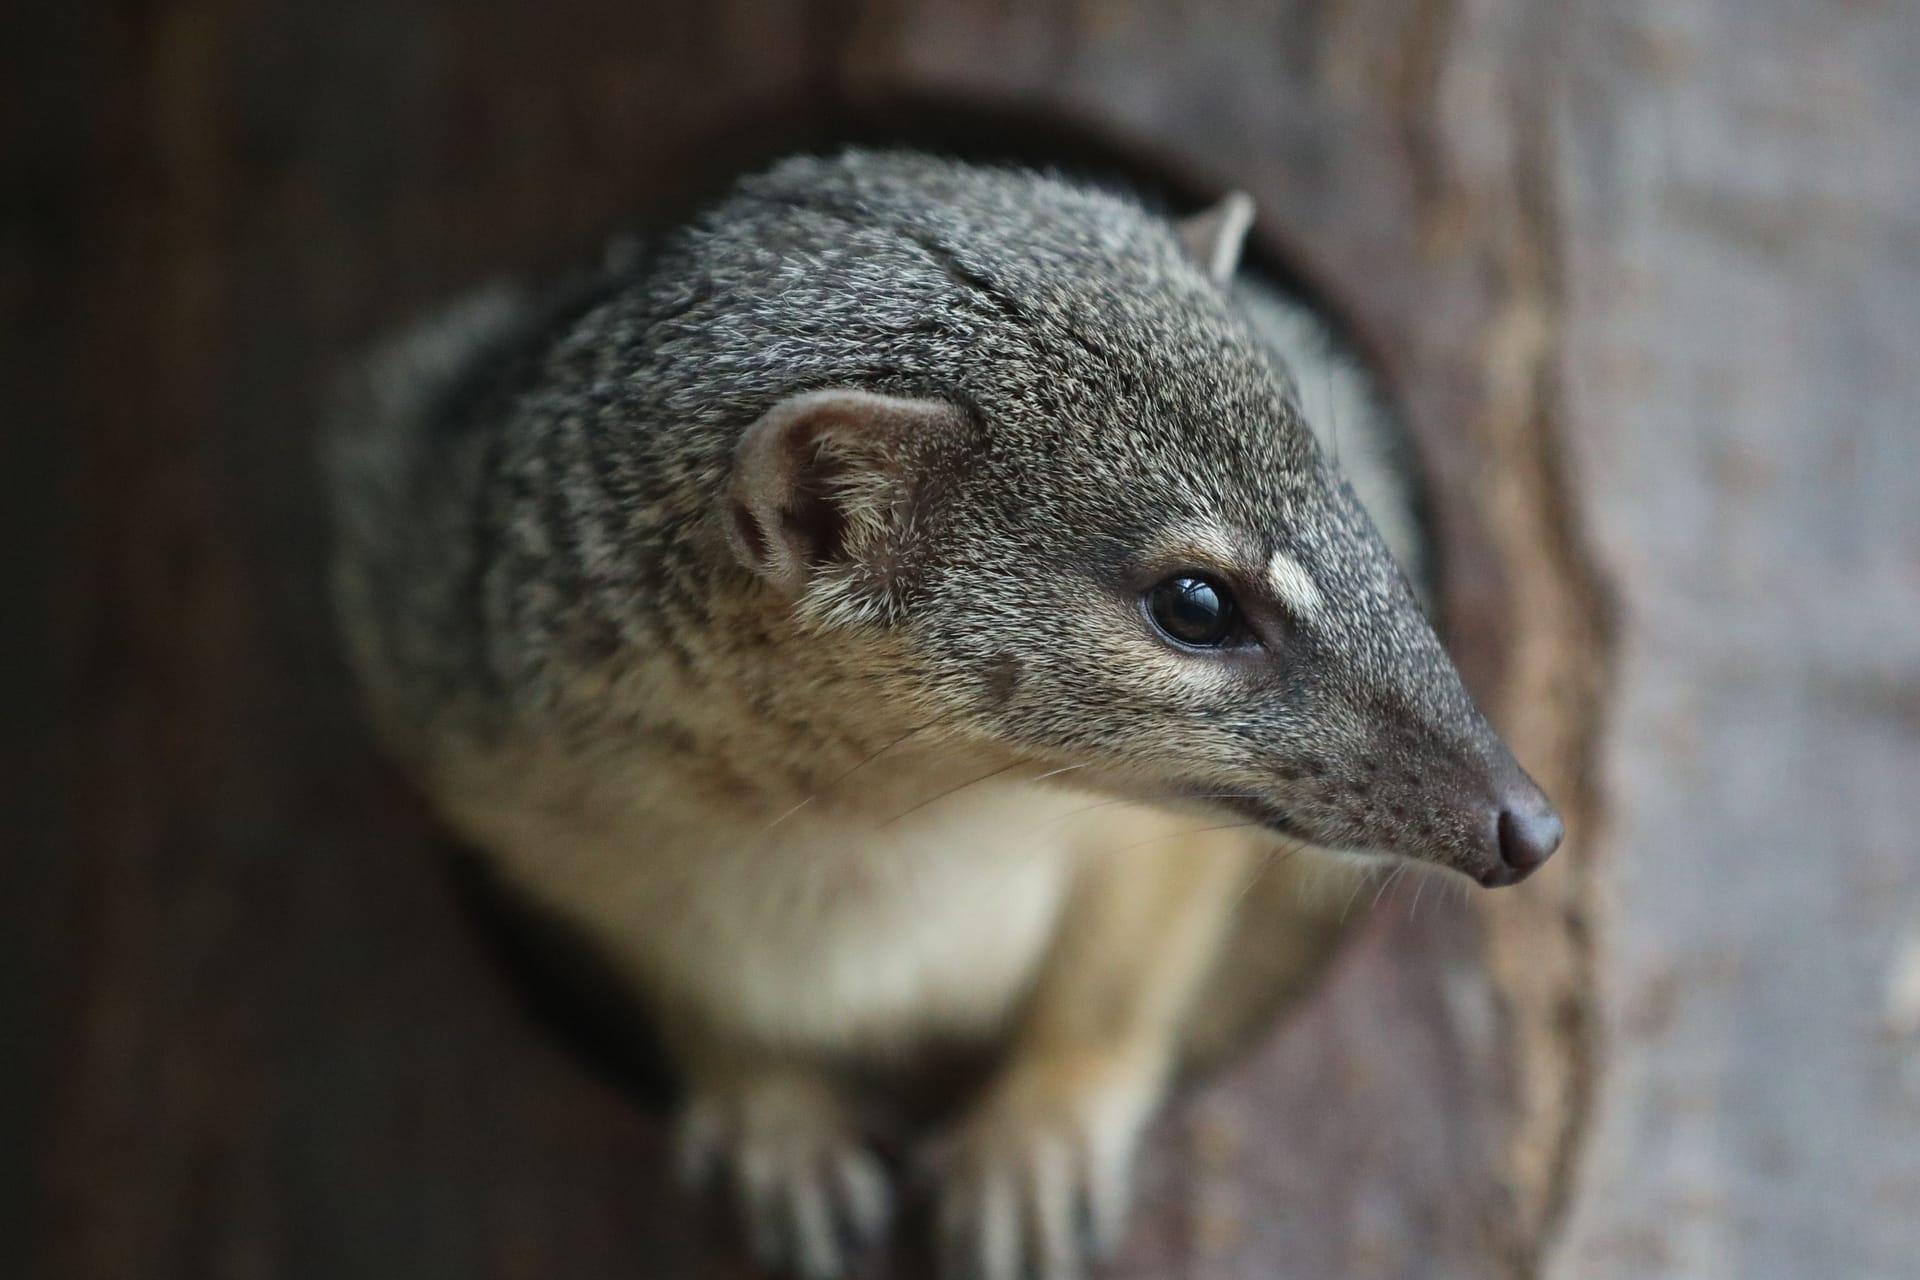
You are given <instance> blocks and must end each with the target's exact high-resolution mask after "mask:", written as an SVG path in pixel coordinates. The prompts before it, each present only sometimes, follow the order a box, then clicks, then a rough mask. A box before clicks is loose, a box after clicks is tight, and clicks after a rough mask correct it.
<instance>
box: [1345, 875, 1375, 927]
mask: <svg viewBox="0 0 1920 1280" xmlns="http://www.w3.org/2000/svg"><path fill="white" fill-rule="evenodd" d="M1365 871H1366V874H1365V875H1364V876H1362V877H1361V878H1360V880H1359V882H1358V883H1356V884H1355V885H1354V886H1353V892H1352V893H1349V894H1348V895H1347V901H1346V904H1345V905H1344V906H1342V907H1341V908H1340V923H1341V924H1345V923H1346V922H1347V912H1349V911H1351V910H1353V903H1354V900H1355V899H1356V898H1358V897H1359V896H1360V891H1361V890H1362V889H1364V888H1366V887H1367V886H1368V885H1369V884H1371V883H1373V878H1374V876H1375V875H1377V874H1378V872H1377V871H1376V869H1375V868H1373V867H1367V868H1365Z"/></svg>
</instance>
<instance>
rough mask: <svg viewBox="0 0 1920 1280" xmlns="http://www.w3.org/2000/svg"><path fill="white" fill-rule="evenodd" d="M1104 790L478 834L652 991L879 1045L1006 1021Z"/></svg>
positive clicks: (722, 1014)
mask: <svg viewBox="0 0 1920 1280" xmlns="http://www.w3.org/2000/svg"><path fill="white" fill-rule="evenodd" d="M1089 803H1090V802H1089V800H1088V799H1087V797H1085V796H1083V795H1077V794H1074V793H1069V792H1061V791H1051V790H1045V789H1041V788H1037V787H1030V786H1021V785H1008V786H1000V787H992V788H989V787H977V788H973V789H971V790H970V793H969V794H967V795H964V796H959V795H956V796H954V797H951V798H948V799H944V800H942V801H940V802H939V803H937V804H933V805H929V806H928V807H927V809H926V810H925V812H924V813H921V814H916V815H915V816H914V817H913V818H911V819H909V820H906V821H901V822H897V823H893V824H887V825H876V824H873V823H871V822H865V821H857V820H850V819H841V820H834V819H833V818H831V817H830V816H820V815H814V814H811V813H806V812H802V813H799V814H795V815H793V816H792V817H791V818H790V819H788V820H786V821H783V822H782V823H780V824H779V825H778V826H777V827H776V828H775V829H774V830H773V831H771V832H764V824H760V825H759V826H756V827H754V828H752V829H750V830H746V831H739V830H727V829H723V828H722V829H716V827H715V825H714V824H713V823H712V821H711V820H708V821H707V822H704V823H701V824H699V826H698V827H695V826H694V825H693V824H688V825H686V826H684V827H680V828H678V829H676V827H675V825H674V824H673V822H672V820H671V818H668V817H667V816H666V815H663V814H662V813H660V812H659V810H658V809H657V808H654V809H651V810H649V811H644V812H635V811H632V810H629V811H628V813H627V814H626V815H625V816H623V817H614V818H611V819H609V817H608V816H607V815H606V814H604V813H603V814H602V815H601V817H600V819H599V822H598V824H597V829H596V830H594V831H592V832H588V831H585V830H582V829H580V827H579V826H577V825H575V824H573V823H568V824H567V829H564V830H562V829H558V828H557V827H556V826H555V825H553V824H551V823H542V822H537V821H532V820H530V819H529V818H528V817H527V813H528V810H526V809H524V808H519V807H515V808H514V809H512V810H505V811H496V814H495V819H496V820H493V821H485V822H483V823H482V824H481V825H483V826H485V827H487V828H488V830H486V831H485V832H483V833H481V834H482V838H483V839H485V840H486V842H487V843H489V844H490V845H492V846H493V847H494V848H495V849H496V850H497V851H498V852H499V853H500V854H501V856H502V858H503V861H504V862H505V863H506V865H507V867H508V868H509V869H510V870H511V871H512V872H513V873H514V874H515V875H516V877H517V878H519V879H521V880H523V881H524V882H526V883H527V885H528V886H529V887H530V888H532V889H533V890H534V891H535V892H536V893H537V894H538V895H539V896H540V897H541V898H543V899H545V900H546V901H547V902H548V903H550V904H551V905H553V906H555V907H558V908H559V909H560V910H562V911H563V912H565V913H567V914H568V915H570V916H572V917H573V918H575V919H576V920H578V921H580V922H581V923H583V924H586V925H587V926H588V927H589V929H590V931H591V933H592V934H593V935H594V936H595V937H596V938H597V939H598V940H599V942H600V943H601V945H602V946H604V947H605V948H606V949H607V950H608V951H609V952H610V953H612V955H613V956H614V957H615V958H616V960H617V962H619V963H620V964H622V966H623V967H626V968H627V969H628V970H629V971H630V972H631V973H632V974H633V976H634V977H635V978H636V979H637V980H638V981H639V982H640V983H642V984H643V985H644V986H645V987H646V988H648V989H649V990H651V991H653V992H655V993H657V994H659V995H662V996H665V997H668V998H670V999H672V1000H674V1001H676V1002H684V1004H685V1005H686V1006H688V1007H690V1008H692V1009H695V1010H697V1011H699V1012H700V1013H701V1014H703V1015H704V1017H706V1018H708V1019H711V1020H712V1021H713V1022H714V1023H715V1024H716V1025H717V1026H719V1027H722V1028H729V1029H735V1030H737V1031H738V1032H739V1033H741V1034H744V1035H748V1036H750V1037H751V1038H753V1039H754V1040H755V1041H758V1042H761V1043H771V1044H775V1045H792V1046H796V1047H800V1046H804V1047H807V1048H810V1049H822V1050H829V1051H831V1050H837V1049H851V1050H861V1051H865V1052H881V1053H884V1052H887V1051H888V1050H891V1049H908V1048H911V1047H912V1046H913V1045H914V1044H916V1043H919V1042H921V1041H923V1040H925V1039H926V1038H928V1037H933V1036H940V1037H948V1036H959V1037H984V1036H989V1035H992V1034H994V1033H996V1032H997V1031H998V1030H999V1029H1001V1028H1002V1027H1004V1026H1005V1024H1006V1022H1007V1019H1008V1018H1009V1016H1010V1015H1011V1014H1012V1013H1013V1012H1014V1010H1015V1009H1016V1008H1017V1007H1018V1004H1019V1001H1020V999H1021V997H1022V996H1023V995H1024V994H1025V992H1026V990H1027V989H1028V987H1029V985H1030V983H1031V981H1032V978H1033V976H1034V974H1035V973H1036V971H1037V970H1038V967H1039V965H1040V962H1041V960H1042V959H1043V958H1044V956H1045V955H1046V952H1047V950H1048V947H1049V945H1050V943H1051V941H1052V938H1053V932H1054V926H1055V923H1056V921H1057V919H1058V917H1059V914H1060V910H1061V907H1062V904H1063V902H1064V900H1065V897H1066V894H1067V891H1068V889H1069V887H1070V884H1071V880H1072V873H1073V856H1072V852H1071V847H1070V842H1069V838H1068V837H1069V835H1070V834H1072V830H1073V828H1074V826H1075V824H1074V823H1073V822H1072V821H1071V820H1070V819H1071V818H1072V816H1073V815H1074V814H1075V813H1076V812H1078V811H1081V810H1084V809H1085V808H1086V807H1087V805H1088V804H1089ZM763 832H764V834H763Z"/></svg>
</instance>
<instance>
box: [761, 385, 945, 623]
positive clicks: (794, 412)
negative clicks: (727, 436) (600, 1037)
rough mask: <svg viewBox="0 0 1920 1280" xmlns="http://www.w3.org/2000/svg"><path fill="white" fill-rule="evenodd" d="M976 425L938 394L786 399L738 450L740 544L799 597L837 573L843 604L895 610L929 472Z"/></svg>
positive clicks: (765, 573) (766, 574)
mask: <svg viewBox="0 0 1920 1280" xmlns="http://www.w3.org/2000/svg"><path fill="white" fill-rule="evenodd" d="M967 429H968V423H967V419H966V416H965V415H964V414H962V413H961V412H960V410H958V409H957V408H955V407H954V406H953V405H950V404H947V403H945V402H942V401H937V400H904V399H900V398H898V397H895V396H882V395H875V394H873V393H872V392H868V391H854V390H838V391H812V392H808V393H806V394H804V395H796V396H791V397H789V398H787V399H785V400H782V401H781V402H780V403H779V404H777V405H775V406H774V407H773V408H771V409H769V410H768V411H767V412H766V413H765V414H764V415H762V416H761V417H760V419H759V420H758V421H757V422H755V423H754V424H753V425H752V426H750V427H748V428H747V431H746V434H745V435H743V436H742V437H741V438H740V443H739V445H738V446H737V448H736V449H735V452H734V458H733V473H732V476H731V477H730V479H729V482H728V488H727V530H728V535H729V537H730V538H731V540H732V543H733V549H734V553H735V554H736V555H738V556H739V557H740V560H741V562H742V563H744V564H745V565H746V566H747V567H748V568H750V569H752V570H753V571H754V572H755V573H758V574H759V575H760V576H761V577H763V578H765V579H766V580H767V581H768V582H770V583H772V584H773V585H774V586H775V587H776V588H778V589H779V590H780V591H781V592H783V593H784V594H786V595H789V596H792V597H794V598H796V599H797V598H800V597H803V596H805V595H807V594H808V592H809V589H810V588H812V587H815V586H816V585H820V584H822V583H823V582H829V583H831V584H832V585H833V586H834V587H835V588H837V590H836V592H835V596H836V599H835V606H836V609H837V611H839V612H842V613H847V612H852V613H858V614H872V613H879V614H884V613H887V612H890V611H891V606H892V605H893V604H894V603H896V602H897V596H895V595H894V594H892V593H891V590H890V589H891V588H894V587H897V586H898V585H899V584H900V582H901V581H902V579H903V578H904V576H905V575H906V573H907V572H908V571H909V570H910V569H911V567H912V565H911V560H912V555H913V536H914V532H915V527H916V520H917V517H918V515H919V513H920V508H921V507H922V505H923V504H924V502H925V501H926V498H927V493H928V487H929V481H930V480H931V479H932V478H933V476H934V473H935V472H936V470H937V469H938V468H939V467H940V466H941V465H942V462H943V461H944V460H947V459H950V458H951V457H952V454H953V450H954V448H955V446H957V445H958V444H959V443H960V441H961V440H962V439H964V437H965V434H966V432H967Z"/></svg>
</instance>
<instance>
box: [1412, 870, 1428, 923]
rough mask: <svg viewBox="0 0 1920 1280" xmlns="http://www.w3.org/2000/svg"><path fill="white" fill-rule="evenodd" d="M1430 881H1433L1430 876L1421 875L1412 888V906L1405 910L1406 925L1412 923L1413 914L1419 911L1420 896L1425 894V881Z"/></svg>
mask: <svg viewBox="0 0 1920 1280" xmlns="http://www.w3.org/2000/svg"><path fill="white" fill-rule="evenodd" d="M1431 879H1433V876H1432V875H1430V874H1425V873H1423V874H1422V875H1421V876H1420V879H1419V882H1418V883H1417V884H1415V885H1414V886H1413V905H1412V906H1410V907H1408V908H1407V923H1408V924H1412V923H1413V913H1414V912H1416V911H1418V910H1419V909H1420V895H1421V894H1422V893H1425V892H1426V889H1427V881H1429V880H1431Z"/></svg>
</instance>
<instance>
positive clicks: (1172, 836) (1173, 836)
mask: <svg viewBox="0 0 1920 1280" xmlns="http://www.w3.org/2000/svg"><path fill="white" fill-rule="evenodd" d="M1265 825H1266V824H1265V823H1264V822H1222V823H1219V824H1218V825H1215V826H1211V827H1193V828H1190V829H1188V830H1185V831H1169V832H1168V833H1167V834H1165V835H1160V836H1155V837H1153V838H1152V839H1151V840H1142V841H1140V842H1139V843H1138V844H1123V845H1121V846H1120V847H1119V848H1118V849H1109V850H1107V852H1108V853H1126V852H1128V851H1130V850H1133V849H1144V848H1146V847H1147V846H1148V845H1154V844H1164V843H1166V842H1167V841H1168V840H1178V839H1181V838H1182V837H1184V836H1203V835H1206V834H1207V833H1208V832H1209V831H1239V830H1242V829H1244V828H1247V827H1264V826H1265Z"/></svg>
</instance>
